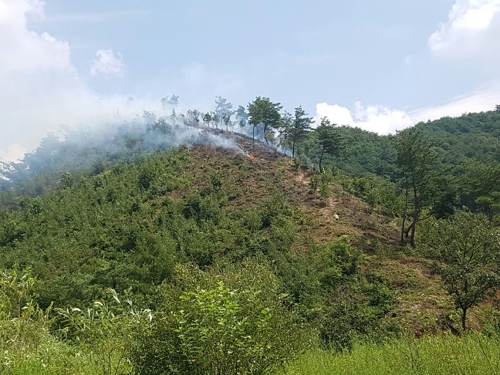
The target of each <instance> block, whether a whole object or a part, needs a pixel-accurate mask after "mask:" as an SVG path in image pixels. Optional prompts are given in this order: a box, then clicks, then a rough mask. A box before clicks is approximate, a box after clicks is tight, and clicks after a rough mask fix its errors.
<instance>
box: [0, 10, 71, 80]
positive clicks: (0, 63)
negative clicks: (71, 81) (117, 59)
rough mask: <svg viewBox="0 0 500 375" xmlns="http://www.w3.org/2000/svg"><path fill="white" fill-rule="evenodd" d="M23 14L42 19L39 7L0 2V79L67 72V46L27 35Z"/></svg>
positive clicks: (38, 36)
mask: <svg viewBox="0 0 500 375" xmlns="http://www.w3.org/2000/svg"><path fill="white" fill-rule="evenodd" d="M27 13H31V14H34V15H36V16H38V17H43V3H42V2H41V1H39V0H0V78H2V77H5V76H7V75H10V74H13V73H18V72H29V73H38V72H49V71H54V70H56V71H61V70H64V71H67V72H71V71H72V70H73V68H72V66H71V63H70V49H69V45H68V43H67V42H64V41H59V40H56V39H55V38H54V37H52V36H51V35H49V34H48V33H42V34H41V35H39V34H36V33H34V32H31V31H29V30H28V29H27V27H26V23H27V21H26V14H27Z"/></svg>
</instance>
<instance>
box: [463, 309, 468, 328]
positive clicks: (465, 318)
mask: <svg viewBox="0 0 500 375" xmlns="http://www.w3.org/2000/svg"><path fill="white" fill-rule="evenodd" d="M466 322H467V308H465V307H462V329H463V330H464V332H465V329H466Z"/></svg>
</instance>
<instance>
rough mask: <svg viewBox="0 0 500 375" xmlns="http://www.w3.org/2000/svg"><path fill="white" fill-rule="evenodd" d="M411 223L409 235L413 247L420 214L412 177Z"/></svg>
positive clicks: (416, 190) (415, 187) (416, 191)
mask: <svg viewBox="0 0 500 375" xmlns="http://www.w3.org/2000/svg"><path fill="white" fill-rule="evenodd" d="M412 182H413V210H414V211H413V223H412V225H413V226H412V228H411V235H410V245H411V247H413V248H414V247H415V231H416V228H417V221H418V216H419V214H420V211H419V209H420V207H419V203H418V189H417V186H416V184H415V180H414V179H413V181H412Z"/></svg>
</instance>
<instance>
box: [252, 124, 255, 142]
mask: <svg viewBox="0 0 500 375" xmlns="http://www.w3.org/2000/svg"><path fill="white" fill-rule="evenodd" d="M252 142H253V143H255V125H253V126H252Z"/></svg>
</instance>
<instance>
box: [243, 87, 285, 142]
mask: <svg viewBox="0 0 500 375" xmlns="http://www.w3.org/2000/svg"><path fill="white" fill-rule="evenodd" d="M281 108H283V107H282V106H281V104H280V103H273V102H272V101H271V100H269V98H262V97H260V96H258V97H257V98H256V99H255V100H254V101H253V102H251V103H249V104H248V114H249V115H250V119H249V121H248V122H249V123H250V124H251V125H252V126H253V129H252V130H253V131H252V138H253V140H254V142H255V128H256V127H258V126H260V125H261V124H262V125H263V126H264V139H265V137H266V133H267V131H268V129H269V128H272V129H278V127H279V126H280V123H281V121H280V120H281V115H280V111H281ZM266 142H267V140H266Z"/></svg>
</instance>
